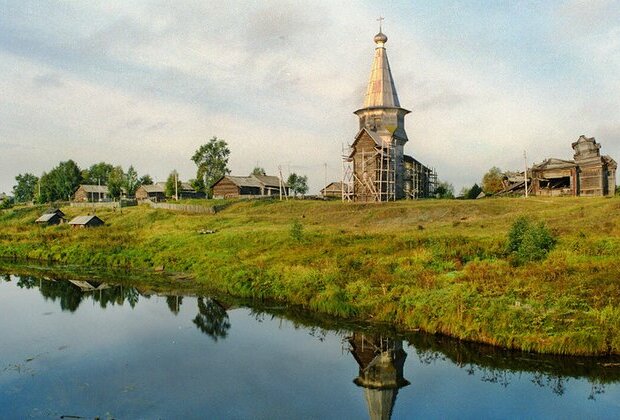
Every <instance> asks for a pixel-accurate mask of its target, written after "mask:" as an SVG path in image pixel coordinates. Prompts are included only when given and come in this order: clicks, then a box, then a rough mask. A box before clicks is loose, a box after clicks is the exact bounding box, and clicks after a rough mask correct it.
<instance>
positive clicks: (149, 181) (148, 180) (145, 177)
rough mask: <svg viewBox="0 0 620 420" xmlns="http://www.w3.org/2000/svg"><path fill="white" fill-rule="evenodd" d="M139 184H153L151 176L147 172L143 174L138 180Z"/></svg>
mask: <svg viewBox="0 0 620 420" xmlns="http://www.w3.org/2000/svg"><path fill="white" fill-rule="evenodd" d="M138 182H139V183H140V185H153V178H151V176H150V175H149V174H144V175H142V176H141V177H140V179H139V180H138Z"/></svg>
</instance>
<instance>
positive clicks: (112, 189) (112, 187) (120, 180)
mask: <svg viewBox="0 0 620 420" xmlns="http://www.w3.org/2000/svg"><path fill="white" fill-rule="evenodd" d="M124 183H125V173H124V172H123V168H122V167H120V166H116V167H115V168H114V169H112V172H110V175H109V176H108V194H110V197H113V198H120V196H121V194H122V193H123V184H124Z"/></svg>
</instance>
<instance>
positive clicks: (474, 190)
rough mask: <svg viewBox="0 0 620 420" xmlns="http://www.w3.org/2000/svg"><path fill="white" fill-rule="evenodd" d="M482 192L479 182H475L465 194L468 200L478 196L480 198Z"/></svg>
mask: <svg viewBox="0 0 620 420" xmlns="http://www.w3.org/2000/svg"><path fill="white" fill-rule="evenodd" d="M481 192H482V188H480V186H479V185H478V184H474V185H473V186H472V187H471V188H470V189H469V191H467V195H466V196H465V198H467V199H468V200H475V199H476V198H478V196H479V195H480V193H481Z"/></svg>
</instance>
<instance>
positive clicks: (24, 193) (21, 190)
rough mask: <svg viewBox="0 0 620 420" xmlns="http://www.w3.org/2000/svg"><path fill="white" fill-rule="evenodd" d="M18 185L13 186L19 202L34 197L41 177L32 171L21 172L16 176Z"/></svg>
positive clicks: (30, 199)
mask: <svg viewBox="0 0 620 420" xmlns="http://www.w3.org/2000/svg"><path fill="white" fill-rule="evenodd" d="M15 181H17V185H15V186H14V187H13V197H14V198H15V201H16V202H18V203H24V202H26V201H32V200H33V199H34V196H35V193H36V189H37V185H38V183H39V178H37V177H36V176H34V175H33V174H30V173H25V174H19V175H17V176H16V177H15Z"/></svg>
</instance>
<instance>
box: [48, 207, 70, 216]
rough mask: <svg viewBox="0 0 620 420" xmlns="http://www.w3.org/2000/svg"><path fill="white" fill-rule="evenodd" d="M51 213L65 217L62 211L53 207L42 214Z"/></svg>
mask: <svg viewBox="0 0 620 420" xmlns="http://www.w3.org/2000/svg"><path fill="white" fill-rule="evenodd" d="M52 213H56V214H57V215H59V216H60V217H65V213H63V211H62V210H60V209H59V208H55V207H52V208H49V209H47V210H45V213H43V214H52Z"/></svg>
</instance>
